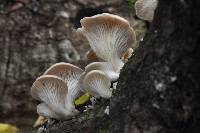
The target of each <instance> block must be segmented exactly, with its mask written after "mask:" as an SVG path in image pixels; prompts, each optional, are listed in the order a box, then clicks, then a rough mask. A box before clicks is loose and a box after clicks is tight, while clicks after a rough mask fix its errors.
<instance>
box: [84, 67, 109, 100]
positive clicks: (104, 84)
mask: <svg viewBox="0 0 200 133" xmlns="http://www.w3.org/2000/svg"><path fill="white" fill-rule="evenodd" d="M110 85H111V83H110V80H109V78H108V77H107V75H106V74H105V73H104V72H102V71H99V70H93V71H91V72H89V73H87V74H86V76H85V77H84V79H83V86H84V87H85V90H86V91H87V92H89V93H90V94H92V95H93V96H95V97H103V98H110V97H111V96H112V91H111V90H110Z"/></svg>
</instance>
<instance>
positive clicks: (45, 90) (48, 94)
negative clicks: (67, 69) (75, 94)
mask: <svg viewBox="0 0 200 133" xmlns="http://www.w3.org/2000/svg"><path fill="white" fill-rule="evenodd" d="M67 94H68V87H67V85H66V83H65V82H64V80H62V79H61V78H59V77H57V76H54V75H43V76H40V77H39V78H37V79H36V81H35V82H34V83H33V85H32V87H31V95H32V97H33V98H35V99H36V100H39V101H41V102H43V103H42V104H40V105H38V107H37V111H38V113H39V114H40V115H42V116H43V115H44V116H46V117H50V118H55V119H68V118H69V117H71V116H74V115H75V114H77V113H78V112H77V110H75V109H74V108H70V107H69V106H67V105H68V104H67V103H68V100H67Z"/></svg>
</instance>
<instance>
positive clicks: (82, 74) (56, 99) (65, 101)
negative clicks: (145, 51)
mask: <svg viewBox="0 0 200 133" xmlns="http://www.w3.org/2000/svg"><path fill="white" fill-rule="evenodd" d="M81 26H82V27H81V28H79V29H78V30H77V32H78V33H79V35H81V36H84V37H85V38H86V39H87V40H88V42H89V44H90V46H91V50H90V53H89V54H88V58H90V57H91V56H93V58H98V59H99V60H100V61H99V62H92V63H90V64H88V65H87V66H86V67H85V70H82V69H81V68H79V67H77V66H74V65H72V64H70V63H56V64H54V65H53V66H51V67H50V68H49V69H47V70H46V72H44V74H43V75H42V76H40V77H39V78H37V79H36V81H35V82H34V83H33V85H32V88H31V95H32V97H33V98H34V99H36V100H39V101H41V103H40V104H39V105H38V106H37V112H38V114H39V115H40V116H43V117H47V118H54V119H59V120H60V119H68V118H70V117H73V116H75V115H76V114H78V113H79V112H80V110H78V109H77V108H76V99H77V98H79V97H81V96H82V95H84V94H87V96H88V95H89V96H91V97H95V98H99V97H102V98H110V97H111V96H112V89H111V88H110V86H111V82H116V81H117V79H118V78H119V73H120V69H121V68H122V67H123V65H124V63H125V62H126V61H127V60H128V58H129V57H130V56H131V55H132V52H133V49H132V47H134V44H135V41H136V39H135V33H134V30H133V29H132V28H131V26H130V25H129V22H128V21H127V20H125V19H123V18H121V17H119V16H117V15H113V14H108V13H103V14H99V15H95V16H92V17H85V18H83V19H82V20H81Z"/></svg>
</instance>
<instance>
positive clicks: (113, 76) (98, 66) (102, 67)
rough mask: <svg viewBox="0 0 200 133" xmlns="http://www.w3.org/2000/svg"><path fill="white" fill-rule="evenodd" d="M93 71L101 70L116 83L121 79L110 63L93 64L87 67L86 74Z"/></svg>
mask: <svg viewBox="0 0 200 133" xmlns="http://www.w3.org/2000/svg"><path fill="white" fill-rule="evenodd" d="M92 70H100V71H102V72H104V73H105V75H106V76H107V77H108V78H109V80H110V81H116V80H117V79H118V78H119V73H117V72H115V71H114V69H113V67H112V65H111V64H110V63H109V62H93V63H90V64H88V65H87V66H86V67H85V73H88V72H90V71H92Z"/></svg>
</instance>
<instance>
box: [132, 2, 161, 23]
mask: <svg viewBox="0 0 200 133" xmlns="http://www.w3.org/2000/svg"><path fill="white" fill-rule="evenodd" d="M157 4H158V0H137V1H136V3H135V11H136V15H137V16H138V17H139V18H140V19H142V20H147V21H150V22H151V21H152V20H153V17H154V12H155V9H156V7H157Z"/></svg>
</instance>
